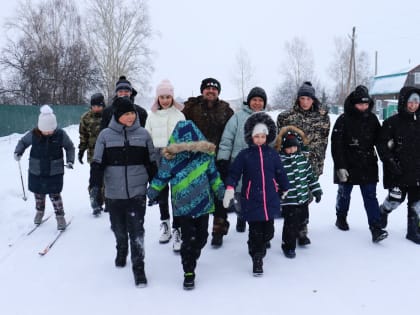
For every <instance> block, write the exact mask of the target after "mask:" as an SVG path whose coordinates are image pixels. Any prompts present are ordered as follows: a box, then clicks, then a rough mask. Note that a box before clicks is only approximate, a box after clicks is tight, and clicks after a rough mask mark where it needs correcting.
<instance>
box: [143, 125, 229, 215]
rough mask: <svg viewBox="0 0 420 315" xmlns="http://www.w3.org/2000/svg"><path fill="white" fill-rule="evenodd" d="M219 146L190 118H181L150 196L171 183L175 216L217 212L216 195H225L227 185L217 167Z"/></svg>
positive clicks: (152, 183) (151, 187) (220, 196)
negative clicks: (215, 210) (216, 156)
mask: <svg viewBox="0 0 420 315" xmlns="http://www.w3.org/2000/svg"><path fill="white" fill-rule="evenodd" d="M214 152H215V145H214V144H213V143H210V142H208V141H207V140H206V139H205V137H204V135H203V134H202V132H201V131H200V130H199V129H198V128H197V126H196V125H195V124H194V123H193V122H192V121H190V120H186V121H179V122H178V123H177V125H176V126H175V129H174V131H173V133H172V135H171V137H170V139H169V145H168V146H167V147H166V148H164V149H163V150H162V154H163V158H162V159H161V164H160V167H159V171H158V173H157V175H156V176H155V177H154V178H153V180H152V182H151V184H150V187H149V190H148V197H149V199H152V200H156V199H157V197H158V195H159V192H160V191H162V189H163V188H164V187H165V186H166V185H167V184H168V183H170V184H171V185H170V186H171V198H172V209H173V214H174V216H190V217H193V218H196V217H199V216H202V215H204V214H207V213H212V212H214V209H215V205H214V201H213V197H214V196H215V195H216V196H217V198H218V199H220V200H221V199H222V198H223V193H224V185H223V182H222V180H221V179H220V176H219V173H218V172H217V170H216V166H215V154H214Z"/></svg>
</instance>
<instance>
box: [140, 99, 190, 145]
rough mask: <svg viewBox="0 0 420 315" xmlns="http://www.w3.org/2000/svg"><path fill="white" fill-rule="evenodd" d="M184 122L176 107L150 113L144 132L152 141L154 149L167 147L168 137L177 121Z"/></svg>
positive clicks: (182, 115) (183, 117)
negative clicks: (145, 131) (147, 133)
mask: <svg viewBox="0 0 420 315" xmlns="http://www.w3.org/2000/svg"><path fill="white" fill-rule="evenodd" d="M180 120H185V116H184V114H183V113H181V112H180V111H179V110H178V109H177V108H176V107H174V106H172V107H169V108H168V109H161V110H156V111H152V112H151V113H150V114H149V116H148V117H147V120H146V127H145V128H146V130H147V131H148V132H149V133H150V136H151V137H152V139H153V145H154V146H155V148H163V147H166V146H167V145H168V140H169V137H170V136H171V134H172V131H173V130H174V128H175V125H176V124H177V122H178V121H180Z"/></svg>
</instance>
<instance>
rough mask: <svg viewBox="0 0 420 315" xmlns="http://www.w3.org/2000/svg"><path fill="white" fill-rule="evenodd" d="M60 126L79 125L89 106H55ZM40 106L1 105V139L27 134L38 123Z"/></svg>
mask: <svg viewBox="0 0 420 315" xmlns="http://www.w3.org/2000/svg"><path fill="white" fill-rule="evenodd" d="M51 107H52V108H53V110H54V113H55V115H56V117H57V123H58V126H59V127H61V128H63V127H67V126H70V125H74V124H78V123H79V121H80V116H82V114H83V113H84V112H86V111H88V110H89V106H88V105H53V106H51ZM39 109H40V107H39V106H23V105H0V137H3V136H7V135H10V134H12V133H25V132H26V131H28V130H30V129H32V128H34V127H35V126H36V125H37V123H38V116H39Z"/></svg>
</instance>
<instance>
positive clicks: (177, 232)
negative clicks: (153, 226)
mask: <svg viewBox="0 0 420 315" xmlns="http://www.w3.org/2000/svg"><path fill="white" fill-rule="evenodd" d="M172 235H173V236H174V243H173V245H172V248H173V250H174V252H175V253H179V252H180V251H181V244H182V239H181V229H180V228H177V229H173V230H172Z"/></svg>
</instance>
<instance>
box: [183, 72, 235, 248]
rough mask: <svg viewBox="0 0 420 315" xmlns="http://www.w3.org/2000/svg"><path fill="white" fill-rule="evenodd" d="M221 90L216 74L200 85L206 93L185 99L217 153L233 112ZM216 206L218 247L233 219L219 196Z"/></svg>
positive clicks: (214, 234) (189, 117) (190, 115)
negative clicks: (222, 98) (223, 99)
mask: <svg viewBox="0 0 420 315" xmlns="http://www.w3.org/2000/svg"><path fill="white" fill-rule="evenodd" d="M220 90H221V86H220V83H219V81H217V80H216V79H213V78H207V79H204V80H203V81H202V82H201V86H200V92H201V94H202V95H200V96H198V97H190V98H189V99H188V100H187V101H186V102H185V103H184V104H185V107H184V109H183V110H182V112H183V114H184V115H185V119H187V120H192V121H193V122H194V123H195V124H196V125H197V127H198V129H200V131H201V132H202V133H203V134H204V136H205V137H206V139H207V140H208V141H210V142H211V143H213V144H215V145H216V155H217V152H218V149H219V143H220V139H221V138H222V134H223V130H224V129H225V125H226V123H227V122H228V120H229V118H230V117H232V115H233V110H232V108H230V106H229V104H228V103H226V102H225V101H222V100H220V99H219V94H220ZM218 162H219V161H217V162H216V167H217V170H218V172H219V173H220V174H221V176H222V180H224V179H225V178H224V174H223V172H222V167H221V165H220V164H219V163H218ZM215 206H216V211H215V213H214V220H213V232H212V240H211V245H212V246H213V247H214V248H218V247H220V246H222V244H223V235H226V234H227V232H228V230H229V221H228V220H227V210H226V209H225V208H224V207H223V204H222V202H221V201H220V200H217V198H216V199H215Z"/></svg>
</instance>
